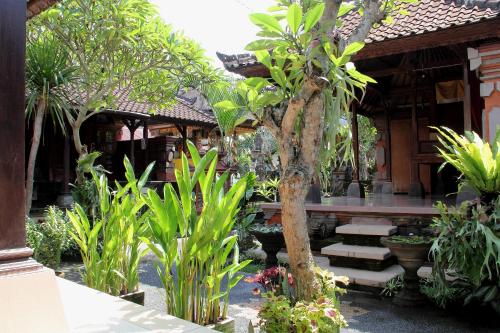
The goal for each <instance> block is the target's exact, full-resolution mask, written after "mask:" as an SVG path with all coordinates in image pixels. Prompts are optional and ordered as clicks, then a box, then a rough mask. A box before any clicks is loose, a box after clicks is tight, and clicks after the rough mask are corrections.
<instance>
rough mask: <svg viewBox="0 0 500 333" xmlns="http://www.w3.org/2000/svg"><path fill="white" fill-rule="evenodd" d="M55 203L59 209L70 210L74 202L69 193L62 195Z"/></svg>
mask: <svg viewBox="0 0 500 333" xmlns="http://www.w3.org/2000/svg"><path fill="white" fill-rule="evenodd" d="M56 203H57V206H59V207H61V208H70V207H71V206H72V205H73V204H74V203H75V201H74V200H73V196H72V195H71V193H62V194H61V195H59V196H58V197H57V200H56Z"/></svg>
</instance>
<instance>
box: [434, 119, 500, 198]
mask: <svg viewBox="0 0 500 333" xmlns="http://www.w3.org/2000/svg"><path fill="white" fill-rule="evenodd" d="M433 128H434V129H435V130H436V131H437V132H438V133H439V136H438V140H439V142H440V143H441V145H442V147H438V150H439V153H440V154H441V156H442V157H443V158H444V160H445V162H444V163H443V165H441V168H440V169H442V168H443V167H444V166H445V165H446V164H451V165H452V166H454V167H455V168H456V169H457V170H458V171H459V172H460V173H461V174H462V183H463V184H466V185H469V186H470V187H472V188H473V189H474V190H476V191H477V193H478V194H479V195H480V196H481V199H482V200H483V202H484V203H490V202H492V201H494V200H495V199H496V198H497V197H498V195H499V194H500V154H499V153H498V149H499V148H500V147H499V146H500V130H497V132H496V136H495V140H493V142H492V143H491V146H490V143H488V142H486V141H483V140H482V139H481V137H480V136H479V135H478V134H477V133H475V132H469V131H465V134H464V135H459V134H457V133H456V132H455V131H453V130H452V129H449V128H447V127H441V128H437V127H433Z"/></svg>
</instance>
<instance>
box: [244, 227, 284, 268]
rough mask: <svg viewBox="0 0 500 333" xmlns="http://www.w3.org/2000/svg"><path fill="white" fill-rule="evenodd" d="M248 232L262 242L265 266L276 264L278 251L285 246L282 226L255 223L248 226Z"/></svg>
mask: <svg viewBox="0 0 500 333" xmlns="http://www.w3.org/2000/svg"><path fill="white" fill-rule="evenodd" d="M250 233H251V234H252V235H254V236H255V238H257V240H258V241H259V242H260V243H261V244H262V250H263V251H264V252H266V255H267V256H266V268H270V267H273V266H276V265H278V257H277V256H276V255H277V254H278V252H279V251H280V250H281V249H282V248H284V247H285V237H284V236H283V226H282V225H281V224H263V223H255V224H254V225H253V226H252V227H251V228H250Z"/></svg>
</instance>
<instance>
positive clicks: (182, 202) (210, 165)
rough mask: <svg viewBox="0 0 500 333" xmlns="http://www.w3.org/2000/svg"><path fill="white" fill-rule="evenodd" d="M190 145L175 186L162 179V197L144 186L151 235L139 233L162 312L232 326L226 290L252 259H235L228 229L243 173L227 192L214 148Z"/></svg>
mask: <svg viewBox="0 0 500 333" xmlns="http://www.w3.org/2000/svg"><path fill="white" fill-rule="evenodd" d="M188 149H189V152H190V154H191V160H192V164H191V165H193V166H194V170H190V169H189V165H190V162H189V161H188V158H187V156H186V155H185V154H183V155H182V168H181V171H177V172H176V175H175V176H176V181H177V187H178V191H176V190H175V189H174V187H173V186H172V184H165V187H164V189H163V198H160V196H159V195H158V194H157V193H156V192H155V191H153V190H149V191H148V192H147V195H146V196H145V201H146V204H147V206H148V208H149V210H150V212H151V215H150V217H149V220H148V228H147V234H148V235H150V236H149V237H147V238H146V237H142V239H143V241H144V242H145V243H146V244H147V246H148V247H149V248H150V249H151V251H152V252H153V253H154V254H155V255H156V257H157V258H158V261H159V266H158V274H159V277H160V279H161V281H162V284H163V287H164V289H165V308H166V312H167V313H168V314H171V315H174V316H176V317H178V318H181V319H184V320H188V321H191V322H194V323H196V324H199V325H205V326H207V327H210V328H214V329H216V330H219V331H223V332H232V331H234V320H233V319H231V318H229V317H228V315H227V313H228V306H229V295H230V291H231V289H232V288H233V287H234V286H235V285H236V284H237V283H238V282H239V281H240V280H241V279H242V278H243V275H241V274H239V271H240V270H241V269H242V268H244V267H245V266H246V265H248V264H249V263H250V260H247V261H244V262H239V250H238V247H237V246H236V244H237V240H238V235H237V234H233V235H231V232H232V230H233V229H234V225H235V222H236V216H237V213H238V205H239V203H240V200H241V199H242V198H243V196H244V195H245V191H246V183H247V179H246V177H243V178H241V179H240V180H238V182H236V184H234V185H233V186H232V187H231V188H230V189H229V190H228V191H227V192H225V191H224V184H225V183H226V181H227V180H228V177H229V175H228V173H227V172H224V173H223V174H222V175H220V176H219V177H216V166H217V151H216V150H215V149H212V150H210V151H208V152H207V153H206V154H205V155H204V156H203V157H200V154H199V153H198V151H197V149H196V147H195V146H194V145H193V143H191V142H188ZM196 187H198V188H200V192H201V195H200V193H198V192H197V191H195V188H196ZM198 202H201V205H200V206H201V207H198V209H197V207H196V205H195V204H196V203H198ZM178 239H182V241H178Z"/></svg>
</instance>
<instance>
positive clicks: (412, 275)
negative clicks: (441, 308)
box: [380, 236, 432, 306]
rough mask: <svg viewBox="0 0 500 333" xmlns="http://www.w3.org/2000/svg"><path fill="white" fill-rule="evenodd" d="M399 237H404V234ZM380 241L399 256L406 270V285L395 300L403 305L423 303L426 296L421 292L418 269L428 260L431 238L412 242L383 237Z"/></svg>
mask: <svg viewBox="0 0 500 333" xmlns="http://www.w3.org/2000/svg"><path fill="white" fill-rule="evenodd" d="M398 237H400V238H402V236H398ZM403 237H404V236H403ZM408 237H411V236H408ZM380 241H381V243H382V244H383V245H384V246H386V247H388V248H389V249H390V250H391V252H392V254H394V255H395V256H396V257H397V258H398V262H399V264H400V265H401V266H402V267H403V268H404V270H405V275H404V283H405V286H404V288H403V289H402V290H401V291H400V292H399V293H398V294H396V296H394V300H393V302H394V303H395V304H397V305H402V306H418V305H423V304H424V303H425V302H426V298H425V296H424V295H422V294H421V293H420V284H419V277H418V275H417V271H418V269H419V268H420V267H421V266H422V265H423V263H424V262H425V261H426V260H427V257H428V255H429V250H430V248H431V244H432V242H431V241H430V240H429V241H428V242H425V243H410V242H403V241H400V240H398V241H395V240H393V239H392V237H382V238H381V240H380Z"/></svg>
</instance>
